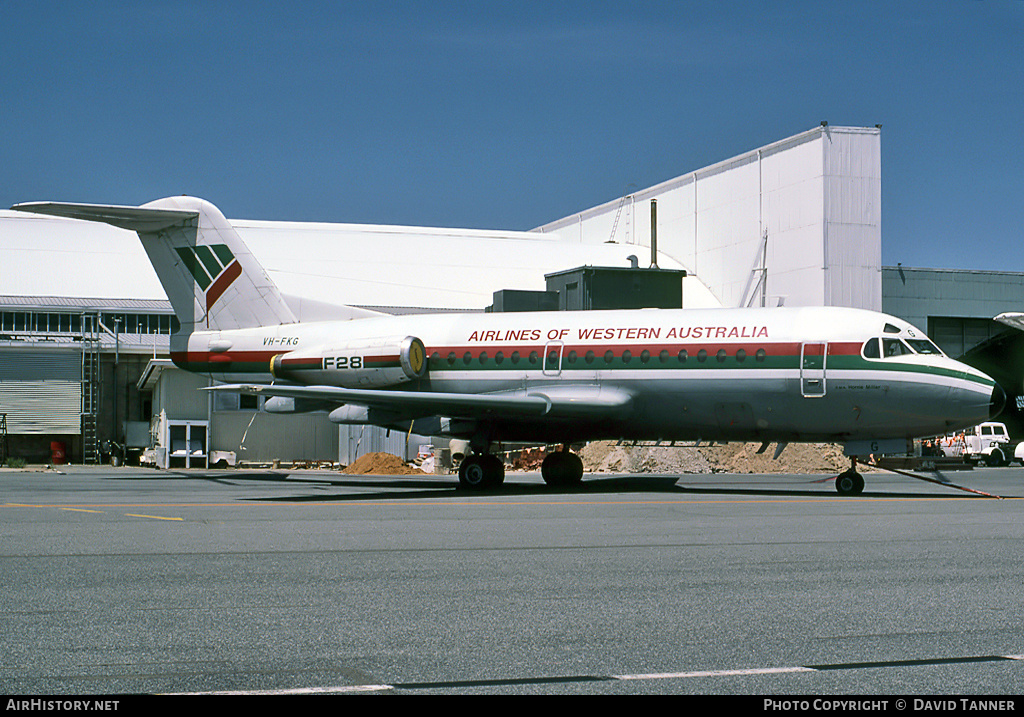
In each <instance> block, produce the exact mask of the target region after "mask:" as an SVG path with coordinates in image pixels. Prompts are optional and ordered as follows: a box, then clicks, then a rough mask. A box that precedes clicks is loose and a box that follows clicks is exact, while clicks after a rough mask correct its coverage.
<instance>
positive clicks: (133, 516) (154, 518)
mask: <svg viewBox="0 0 1024 717" xmlns="http://www.w3.org/2000/svg"><path fill="white" fill-rule="evenodd" d="M125 515H126V516H128V517H129V518H152V519H153V520H185V519H184V518H169V517H167V516H165V515H141V514H139V513H125Z"/></svg>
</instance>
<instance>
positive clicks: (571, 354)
mask: <svg viewBox="0 0 1024 717" xmlns="http://www.w3.org/2000/svg"><path fill="white" fill-rule="evenodd" d="M577 357H578V354H577V353H576V352H575V351H570V352H569V363H576V358H577Z"/></svg>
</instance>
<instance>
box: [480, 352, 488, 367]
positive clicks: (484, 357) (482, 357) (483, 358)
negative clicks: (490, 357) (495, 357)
mask: <svg viewBox="0 0 1024 717" xmlns="http://www.w3.org/2000/svg"><path fill="white" fill-rule="evenodd" d="M480 363H481V365H482V364H485V363H487V352H486V351H481V352H480Z"/></svg>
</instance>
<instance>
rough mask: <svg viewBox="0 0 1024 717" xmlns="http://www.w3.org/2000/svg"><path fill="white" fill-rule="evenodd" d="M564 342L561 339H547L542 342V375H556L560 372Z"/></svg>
mask: <svg viewBox="0 0 1024 717" xmlns="http://www.w3.org/2000/svg"><path fill="white" fill-rule="evenodd" d="M564 348H565V344H564V343H562V342H561V341H548V342H547V343H546V344H544V358H543V361H544V375H545V376H558V375H560V374H561V373H562V350H563V349H564Z"/></svg>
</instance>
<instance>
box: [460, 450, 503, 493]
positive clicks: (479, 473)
mask: <svg viewBox="0 0 1024 717" xmlns="http://www.w3.org/2000/svg"><path fill="white" fill-rule="evenodd" d="M504 482H505V465H504V464H503V463H502V462H501V459H500V458H498V457H497V456H492V455H489V454H487V455H480V454H476V455H472V456H466V457H465V458H464V459H463V460H462V463H460V464H459V486H461V487H462V488H468V489H470V490H486V489H488V488H494V487H496V486H499V485H501V484H502V483H504Z"/></svg>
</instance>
